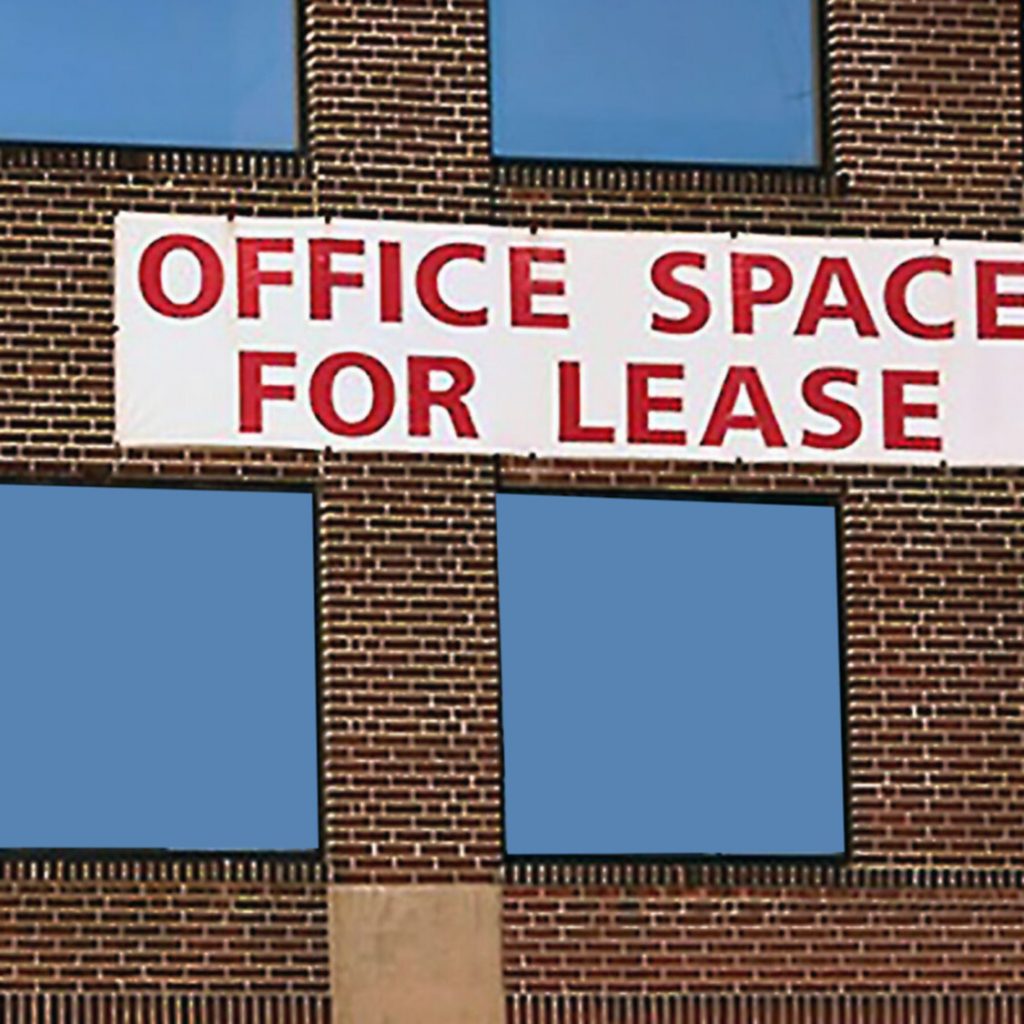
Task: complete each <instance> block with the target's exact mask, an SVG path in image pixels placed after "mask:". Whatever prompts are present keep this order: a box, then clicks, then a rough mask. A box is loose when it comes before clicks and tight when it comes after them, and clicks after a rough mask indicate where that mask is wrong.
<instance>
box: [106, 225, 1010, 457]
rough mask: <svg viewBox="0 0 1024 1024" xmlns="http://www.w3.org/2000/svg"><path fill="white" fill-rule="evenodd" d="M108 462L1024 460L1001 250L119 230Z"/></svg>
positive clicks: (429, 228) (517, 233) (621, 236)
mask: <svg viewBox="0 0 1024 1024" xmlns="http://www.w3.org/2000/svg"><path fill="white" fill-rule="evenodd" d="M116 263H117V299H116V317H117V341H116V348H117V364H116V373H117V378H116V380H117V428H116V429H117V440H118V441H119V442H120V443H122V444H125V445H147V446H152V445H248V446H270V447H287V448H323V447H329V448H334V449H338V450H342V451H347V450H355V449H363V450H387V451H399V452H513V453H520V454H528V453H534V454H536V455H542V456H543V455H546V456H550V455H557V456H569V457H587V458H590V457H594V456H629V457H638V456H650V457H658V458H687V459H716V460H728V461H731V460H735V459H737V458H739V459H743V460H744V461H800V462H861V463H938V462H940V461H941V460H945V461H946V462H948V463H950V464H961V465H965V464H966V465H1021V464H1024V400H1022V392H1024V247H1021V246H1019V245H1012V244H999V243H981V242H936V243H933V242H929V241H923V240H917V241H894V240H871V239H850V238H791V237H781V236H780V237H775V236H753V235H749V236H748V235H741V236H739V237H736V238H732V237H730V236H728V235H714V234H697V235H692V234H686V235H676V234H658V233H620V232H600V231H546V230H545V231H538V232H536V233H531V232H530V231H528V230H525V229H510V228H497V227H476V226H464V225H443V224H408V223H399V222H389V221H370V220H331V221H323V220H275V219H237V220H228V219H227V218H216V217H189V216H169V215H150V214H122V215H120V216H119V217H118V218H117V239H116Z"/></svg>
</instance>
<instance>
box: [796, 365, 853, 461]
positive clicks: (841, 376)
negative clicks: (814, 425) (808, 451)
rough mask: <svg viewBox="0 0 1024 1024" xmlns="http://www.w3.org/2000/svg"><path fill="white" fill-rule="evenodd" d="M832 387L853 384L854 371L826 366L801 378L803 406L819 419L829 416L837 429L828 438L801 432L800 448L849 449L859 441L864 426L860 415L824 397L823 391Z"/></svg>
mask: <svg viewBox="0 0 1024 1024" xmlns="http://www.w3.org/2000/svg"><path fill="white" fill-rule="evenodd" d="M832 383H838V384H856V383H857V371H856V370H846V369H843V368H842V367H838V366H827V367H823V368H822V369H820V370H814V371H813V372H812V373H809V374H808V375H807V376H806V377H805V378H804V384H803V396H804V401H805V402H806V403H807V405H808V406H809V407H810V408H811V409H813V410H814V412H819V413H821V415H822V416H830V417H831V418H832V419H834V420H835V421H836V423H837V424H838V429H836V430H835V431H833V432H832V433H831V434H818V433H815V432H814V431H811V430H805V431H804V444H805V445H806V446H807V447H808V448H830V449H837V448H849V447H850V445H851V444H853V442H854V441H856V440H857V438H858V437H860V432H861V429H862V428H863V426H864V424H863V421H862V420H861V418H860V413H859V412H857V410H856V409H855V408H854V407H853V406H852V405H848V404H847V403H846V402H842V401H840V400H839V399H838V398H833V397H832V396H831V395H827V394H826V393H825V388H826V387H827V386H828V385H829V384H832Z"/></svg>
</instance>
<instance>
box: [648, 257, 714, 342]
mask: <svg viewBox="0 0 1024 1024" xmlns="http://www.w3.org/2000/svg"><path fill="white" fill-rule="evenodd" d="M706 266H707V259H706V258H705V257H704V256H703V254H701V253H697V252H669V253H665V255H664V256H659V257H658V258H657V259H656V260H655V261H654V266H653V267H651V281H652V282H653V283H654V287H655V288H657V289H658V291H659V292H661V294H662V295H665V296H667V297H668V298H670V299H678V300H679V301H680V302H684V303H686V307H687V309H688V310H689V312H688V313H687V314H686V316H683V317H680V318H679V319H678V320H673V319H671V317H667V316H662V315H661V314H660V313H655V314H654V316H653V317H652V318H651V327H653V328H654V330H656V331H661V333H662V334H696V333H697V331H699V330H700V329H701V328H702V327H703V326H704V325H705V324H706V323H707V322H708V320H709V318H710V317H711V303H710V302H708V297H707V296H706V295H705V294H704V292H702V291H701V290H700V289H699V288H696V287H695V286H694V285H692V284H686V283H685V282H683V281H677V280H676V278H675V277H674V276H673V275H674V273H675V271H676V269H677V268H678V267H697V268H698V269H700V270H703V269H704V268H705V267H706Z"/></svg>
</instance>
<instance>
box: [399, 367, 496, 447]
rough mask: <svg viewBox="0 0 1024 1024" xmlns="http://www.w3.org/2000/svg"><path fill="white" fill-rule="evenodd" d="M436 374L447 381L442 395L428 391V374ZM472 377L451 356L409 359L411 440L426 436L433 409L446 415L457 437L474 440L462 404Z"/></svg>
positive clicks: (470, 420) (472, 427) (474, 433)
mask: <svg viewBox="0 0 1024 1024" xmlns="http://www.w3.org/2000/svg"><path fill="white" fill-rule="evenodd" d="M435 370H438V371H440V372H443V373H447V374H448V376H449V377H451V384H449V385H448V387H447V388H445V389H444V390H442V391H434V390H433V389H432V388H431V387H430V374H431V373H432V372H434V371H435ZM475 383H476V375H475V374H474V373H473V368H472V367H471V366H470V365H469V363H467V362H465V361H464V360H462V359H456V358H454V357H452V356H410V357H409V433H410V434H412V435H413V437H429V436H430V408H431V406H434V405H436V406H437V407H438V408H440V409H444V411H445V412H446V413H448V416H449V418H450V419H451V421H452V426H453V427H454V428H455V434H456V436H458V437H478V436H479V435H478V434H477V430H476V424H474V423H473V417H472V416H471V415H470V412H469V409H468V407H467V406H466V403H465V401H464V399H465V397H466V395H467V394H469V392H470V390H471V389H472V387H473V385H474V384H475Z"/></svg>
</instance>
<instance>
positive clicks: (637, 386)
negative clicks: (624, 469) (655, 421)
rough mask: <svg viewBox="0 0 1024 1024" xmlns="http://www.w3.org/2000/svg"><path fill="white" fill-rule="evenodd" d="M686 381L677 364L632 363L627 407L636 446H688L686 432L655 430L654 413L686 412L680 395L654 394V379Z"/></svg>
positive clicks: (627, 375)
mask: <svg viewBox="0 0 1024 1024" xmlns="http://www.w3.org/2000/svg"><path fill="white" fill-rule="evenodd" d="M652 379H653V380H682V379H683V367H682V366H680V365H678V364H677V363H661V364H657V363H646V364H645V363H630V364H629V365H628V366H627V367H626V395H627V402H626V406H627V409H628V422H629V432H628V435H627V436H628V437H629V440H630V441H631V442H632V443H633V444H686V431H685V430H653V429H652V428H651V426H650V417H651V413H652V412H682V411H683V400H682V398H681V397H680V396H679V395H658V396H655V395H652V394H651V393H650V387H649V385H650V381H651V380H652Z"/></svg>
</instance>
